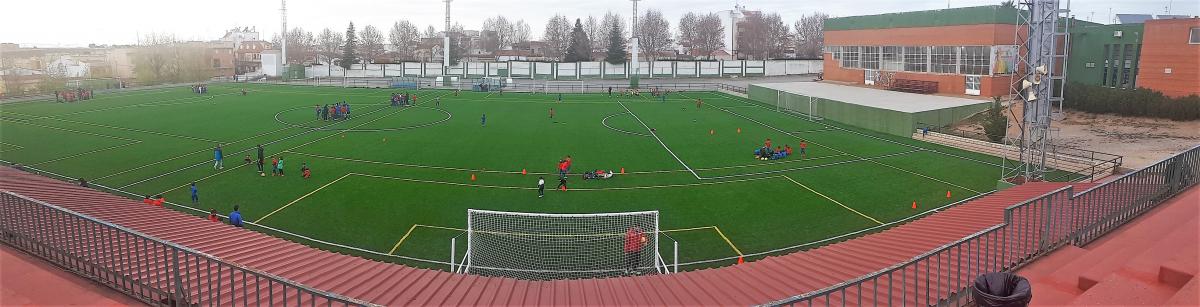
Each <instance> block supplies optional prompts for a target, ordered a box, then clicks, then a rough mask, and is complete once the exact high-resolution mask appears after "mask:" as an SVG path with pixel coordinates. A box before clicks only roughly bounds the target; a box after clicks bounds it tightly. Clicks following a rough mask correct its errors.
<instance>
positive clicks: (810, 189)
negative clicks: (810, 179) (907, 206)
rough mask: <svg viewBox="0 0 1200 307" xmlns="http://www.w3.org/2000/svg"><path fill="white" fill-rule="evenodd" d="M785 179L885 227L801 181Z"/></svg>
mask: <svg viewBox="0 0 1200 307" xmlns="http://www.w3.org/2000/svg"><path fill="white" fill-rule="evenodd" d="M783 178H787V180H788V181H791V182H792V183H795V184H796V185H798V186H800V187H801V188H804V189H805V190H808V191H809V192H813V193H814V194H817V196H821V197H824V198H825V199H828V200H829V201H831V202H833V203H835V204H837V205H838V206H842V208H846V210H850V212H854V214H858V215H859V216H862V217H865V218H867V219H868V220H871V221H872V222H875V223H878V224H879V225H883V222H880V221H879V220H877V219H875V218H873V217H871V216H869V215H866V214H863V213H862V212H858V210H854V208H850V206H847V205H846V204H843V203H842V202H840V201H837V200H836V199H833V198H830V197H829V196H825V194H821V192H817V190H813V189H812V188H810V187H808V186H806V185H804V184H803V183H800V182H799V181H796V180H795V179H792V177H788V176H787V175H784V176H783Z"/></svg>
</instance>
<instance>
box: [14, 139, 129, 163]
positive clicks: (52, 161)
mask: <svg viewBox="0 0 1200 307" xmlns="http://www.w3.org/2000/svg"><path fill="white" fill-rule="evenodd" d="M140 143H142V141H134V142H129V143H125V144H120V145H114V146H109V147H104V148H100V149H96V150H90V151H87V152H81V153H77V154H73V155H70V156H66V157H61V158H57V159H53V160H48V161H42V162H38V163H34V164H30V165H29V166H38V165H43V164H49V163H54V162H58V161H62V160H66V159H71V158H77V157H82V156H86V155H90V154H94V153H97V152H101V151H106V150H112V149H117V148H121V147H125V146H130V145H136V144H140Z"/></svg>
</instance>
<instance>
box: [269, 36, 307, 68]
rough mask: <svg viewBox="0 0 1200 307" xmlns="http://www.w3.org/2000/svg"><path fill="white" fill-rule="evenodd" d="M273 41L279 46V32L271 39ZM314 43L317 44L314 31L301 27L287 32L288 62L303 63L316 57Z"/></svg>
mask: <svg viewBox="0 0 1200 307" xmlns="http://www.w3.org/2000/svg"><path fill="white" fill-rule="evenodd" d="M271 43H272V44H275V45H276V46H279V43H280V42H279V35H278V34H276V35H275V37H273V38H272V39H271ZM314 45H316V39H314V38H313V34H312V32H309V31H305V30H304V29H303V28H300V27H296V28H292V30H291V31H288V32H287V46H288V54H287V55H288V58H287V63H303V62H304V61H306V60H309V59H312V58H315V57H316V55H315V51H314V50H313V49H314Z"/></svg>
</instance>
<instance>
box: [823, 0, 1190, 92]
mask: <svg viewBox="0 0 1200 307" xmlns="http://www.w3.org/2000/svg"><path fill="white" fill-rule="evenodd" d="M1018 13H1019V11H1018V10H1017V9H1016V8H1013V7H1007V6H996V5H993V6H979V7H965V8H953V9H944V10H932V11H918V12H903V13H892V14H882V15H869V16H852V17H842V18H831V19H828V20H826V22H825V46H826V47H825V56H824V64H825V76H824V77H825V79H826V80H832V81H840V82H847V83H855V84H863V85H871V86H878V87H889V86H890V85H892V84H897V83H904V84H912V83H914V82H917V83H919V84H922V85H924V86H926V87H928V88H929V89H930V90H929V92H933V93H940V94H954V95H975V96H1003V95H1007V94H1008V93H1009V91H1010V84H1012V82H1013V81H1014V80H1013V72H1015V71H1016V69H1017V67H1016V65H1015V64H1016V63H1015V62H1016V56H1017V53H1018V52H1019V51H1018V50H1019V49H1018V46H1017V45H1018V44H1019V42H1018V41H1017V39H1016V34H1017V33H1018V31H1021V32H1020V33H1024V31H1025V30H1024V29H1022V28H1021V27H1020V26H1019V25H1018V17H1017V16H1018ZM1123 16H1125V17H1126V18H1121V19H1120V20H1121V22H1122V23H1118V24H1112V25H1103V24H1097V23H1092V22H1086V21H1081V20H1077V19H1072V20H1069V23H1068V22H1067V20H1063V23H1062V25H1063V26H1069V31H1068V32H1069V33H1070V36H1069V37H1070V38H1069V44H1070V45H1069V46H1068V52H1069V56H1068V57H1067V63H1065V65H1064V66H1065V73H1066V77H1067V81H1068V82H1072V83H1080V84H1087V85H1096V86H1104V87H1110V88H1117V89H1134V88H1148V89H1152V90H1156V91H1160V92H1163V93H1164V94H1166V95H1168V96H1174V97H1180V96H1187V95H1192V94H1200V93H1198V91H1200V86H1197V84H1200V71H1198V70H1200V30H1198V29H1200V19H1197V18H1187V17H1185V16H1175V15H1123ZM1138 16H1141V17H1138ZM1132 17H1138V18H1132Z"/></svg>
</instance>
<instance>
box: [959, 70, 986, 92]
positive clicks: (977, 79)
mask: <svg viewBox="0 0 1200 307" xmlns="http://www.w3.org/2000/svg"><path fill="white" fill-rule="evenodd" d="M972 79H973V80H974V82H972ZM963 81H964V82H965V83H966V86H965V88H966V93H965V94H967V95H971V96H979V93H980V91H979V89H980V88H982V87H983V76H980V75H964V76H963ZM972 85H974V88H972Z"/></svg>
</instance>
